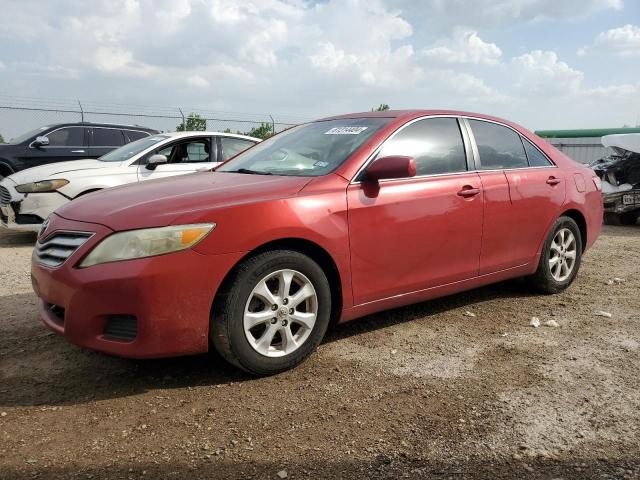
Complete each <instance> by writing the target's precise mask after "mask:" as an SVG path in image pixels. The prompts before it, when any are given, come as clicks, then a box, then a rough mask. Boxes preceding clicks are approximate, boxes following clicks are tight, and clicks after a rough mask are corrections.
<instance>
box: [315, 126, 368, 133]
mask: <svg viewBox="0 0 640 480" xmlns="http://www.w3.org/2000/svg"><path fill="white" fill-rule="evenodd" d="M366 129H367V127H334V128H332V129H331V130H328V131H326V132H324V134H325V135H358V134H359V133H361V132H364V131H365V130H366Z"/></svg>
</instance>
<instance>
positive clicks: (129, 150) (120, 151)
mask: <svg viewBox="0 0 640 480" xmlns="http://www.w3.org/2000/svg"><path fill="white" fill-rule="evenodd" d="M167 138H171V137H169V135H154V136H153V137H144V138H141V139H140V140H136V141H135V142H131V143H127V144H126V145H124V146H122V147H120V148H116V149H115V150H112V151H111V152H109V153H107V154H106V155H103V156H101V157H100V158H99V159H98V160H100V161H101V162H124V161H126V160H129V159H131V158H133V157H134V156H135V155H138V154H139V153H142V152H144V151H145V150H147V149H148V148H151V147H153V146H154V145H156V144H158V143H160V142H164V141H165V140H166V139H167Z"/></svg>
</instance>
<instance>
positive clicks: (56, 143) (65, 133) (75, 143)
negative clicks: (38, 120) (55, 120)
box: [47, 127, 84, 147]
mask: <svg viewBox="0 0 640 480" xmlns="http://www.w3.org/2000/svg"><path fill="white" fill-rule="evenodd" d="M47 138H48V139H49V146H50V147H83V146H84V128H82V127H65V128H59V129H58V130H54V131H53V132H51V133H49V134H47Z"/></svg>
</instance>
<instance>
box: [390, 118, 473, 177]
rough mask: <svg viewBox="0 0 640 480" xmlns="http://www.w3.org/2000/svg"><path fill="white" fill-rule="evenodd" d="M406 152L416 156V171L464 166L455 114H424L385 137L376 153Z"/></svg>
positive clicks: (457, 169) (436, 171) (443, 170)
mask: <svg viewBox="0 0 640 480" xmlns="http://www.w3.org/2000/svg"><path fill="white" fill-rule="evenodd" d="M388 155H407V156H410V157H413V158H415V160H416V175H438V174H443V173H454V172H463V171H465V170H467V159H466V155H465V151H464V144H463V143H462V134H461V133H460V126H459V125H458V121H457V120H456V119H455V118H427V119H425V120H419V121H417V122H415V123H412V124H411V125H409V126H408V127H406V128H404V129H403V130H401V131H400V132H399V133H398V134H397V135H396V136H394V137H393V138H392V139H391V140H388V141H387V142H386V143H385V144H384V146H383V147H382V150H381V151H380V153H379V154H378V157H386V156H388Z"/></svg>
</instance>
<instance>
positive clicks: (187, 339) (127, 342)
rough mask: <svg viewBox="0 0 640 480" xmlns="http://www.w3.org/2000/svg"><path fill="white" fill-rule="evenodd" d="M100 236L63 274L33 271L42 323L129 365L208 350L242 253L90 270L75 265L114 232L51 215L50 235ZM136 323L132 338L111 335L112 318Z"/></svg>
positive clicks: (180, 256) (176, 256)
mask: <svg viewBox="0 0 640 480" xmlns="http://www.w3.org/2000/svg"><path fill="white" fill-rule="evenodd" d="M56 230H67V231H69V230H75V231H83V232H87V231H91V232H95V235H94V236H93V237H91V239H90V240H89V241H87V242H86V243H85V244H84V245H82V246H81V247H80V248H79V249H78V250H77V251H76V252H74V253H73V254H72V255H71V256H70V257H69V258H68V260H66V261H65V262H64V263H63V264H62V265H61V266H59V267H57V268H49V267H46V266H43V265H41V264H39V263H38V261H37V259H36V258H35V257H34V258H33V259H32V266H31V279H32V283H33V289H34V291H35V292H36V294H37V295H38V297H39V302H38V310H39V313H40V317H41V319H42V321H43V322H44V323H45V325H47V326H48V327H49V328H51V329H52V330H54V331H55V332H57V333H59V334H61V335H63V336H64V337H65V338H66V339H67V340H69V341H70V342H72V343H74V344H76V345H79V346H82V347H86V348H89V349H92V350H97V351H101V352H105V353H108V354H112V355H117V356H123V357H128V358H158V357H169V356H177V355H186V354H194V353H201V352H205V351H207V350H208V333H209V317H210V312H211V306H212V303H213V298H214V296H215V294H216V291H217V290H218V288H219V286H220V284H221V283H222V280H223V279H224V276H225V275H226V273H227V272H228V271H229V270H230V269H231V268H232V267H233V265H235V264H236V262H237V261H238V260H239V259H240V258H241V257H242V253H233V254H226V255H203V254H200V253H197V252H195V251H194V250H184V251H182V252H177V253H172V254H168V255H162V256H158V257H151V258H145V259H138V260H128V261H123V262H114V263H108V264H102V265H95V266H92V267H88V268H77V263H78V262H79V261H80V260H81V259H82V258H83V257H84V255H86V254H87V253H88V252H89V251H90V250H91V249H92V248H93V246H95V245H96V244H97V243H98V242H99V241H100V240H102V239H103V238H104V237H105V236H107V235H109V234H110V233H112V232H111V230H109V229H108V228H106V227H104V226H102V225H94V224H88V223H84V222H72V221H68V220H65V219H62V218H61V217H58V216H57V215H55V214H54V215H52V217H51V223H50V225H49V227H48V228H47V231H46V232H45V235H46V236H48V235H50V234H51V233H53V232H54V231H56ZM122 318H125V319H128V321H134V322H135V335H134V336H133V338H128V339H122V338H120V339H118V338H114V337H113V335H110V333H109V331H110V329H111V330H113V329H112V328H111V326H112V325H113V322H114V319H122Z"/></svg>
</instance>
